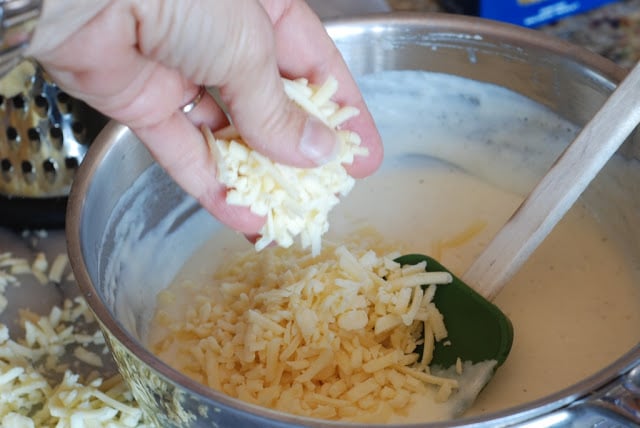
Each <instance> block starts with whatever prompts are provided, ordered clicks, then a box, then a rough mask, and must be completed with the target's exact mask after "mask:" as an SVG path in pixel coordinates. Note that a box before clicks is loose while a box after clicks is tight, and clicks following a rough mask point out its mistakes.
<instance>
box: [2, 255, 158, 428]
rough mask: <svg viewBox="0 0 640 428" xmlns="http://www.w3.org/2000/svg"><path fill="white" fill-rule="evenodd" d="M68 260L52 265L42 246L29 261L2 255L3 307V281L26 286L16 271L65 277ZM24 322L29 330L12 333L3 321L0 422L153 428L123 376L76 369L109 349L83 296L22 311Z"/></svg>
mask: <svg viewBox="0 0 640 428" xmlns="http://www.w3.org/2000/svg"><path fill="white" fill-rule="evenodd" d="M67 262H68V260H67V256H66V255H65V254H61V255H59V256H57V257H56V258H55V259H54V262H53V263H52V265H51V266H50V268H49V263H48V261H47V260H46V257H45V255H44V254H43V253H39V254H37V255H36V257H35V258H34V260H33V261H32V262H31V263H29V262H28V261H27V260H26V259H22V258H15V257H13V255H12V254H11V253H2V254H0V310H1V309H2V307H1V303H2V302H3V301H6V299H5V298H4V296H3V295H2V293H3V292H4V291H5V289H4V287H6V285H8V284H12V285H14V286H19V285H20V281H19V280H18V278H17V277H16V276H17V275H25V274H32V275H34V276H35V277H36V279H37V280H38V281H40V282H42V283H48V282H49V281H53V282H60V281H61V278H62V276H63V275H64V271H65V269H66V266H67ZM36 272H37V274H36ZM3 299H4V300H3ZM20 324H21V326H22V327H23V329H24V335H23V337H22V338H16V339H13V338H12V337H11V335H10V331H9V328H8V327H7V326H6V325H4V324H2V323H0V426H2V427H11V428H35V427H38V428H54V427H55V428H67V427H68V428H76V427H92V428H93V427H96V428H97V427H105V428H106V427H109V428H116V427H118V428H125V427H135V428H151V425H149V424H147V423H146V422H145V420H144V417H143V415H142V412H141V410H140V409H139V408H138V405H137V404H136V402H135V400H134V399H133V396H132V395H131V393H130V391H129V389H128V387H127V385H126V384H125V382H124V381H123V380H122V378H121V377H120V376H119V375H116V376H113V377H111V378H109V379H103V378H101V377H96V375H95V374H92V373H95V371H91V372H90V373H89V374H88V375H87V376H86V377H85V378H83V377H82V376H80V374H78V373H74V370H77V371H78V372H88V371H89V370H88V369H91V368H92V367H102V366H103V360H102V357H101V355H100V353H105V354H106V353H107V348H106V346H105V342H104V337H103V335H102V333H101V332H100V330H99V329H98V326H97V323H96V322H95V320H94V318H93V314H92V313H91V311H90V310H89V308H88V306H87V304H86V302H85V301H84V299H83V298H82V297H77V298H76V299H75V300H65V302H64V303H63V305H62V306H61V307H58V306H54V307H53V308H52V309H51V312H50V313H49V314H48V315H45V316H41V315H39V314H36V313H33V312H31V311H29V310H26V309H25V310H21V311H20ZM88 347H93V348H95V349H96V350H98V351H99V352H94V351H91V350H89V349H87V348H88ZM71 351H73V352H71ZM83 365H84V367H83Z"/></svg>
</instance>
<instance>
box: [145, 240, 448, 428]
mask: <svg viewBox="0 0 640 428" xmlns="http://www.w3.org/2000/svg"><path fill="white" fill-rule="evenodd" d="M348 241H349V247H347V246H336V245H333V244H331V243H327V242H325V243H324V245H323V249H322V251H321V252H320V254H319V255H318V256H316V257H313V256H311V255H309V254H308V253H307V252H305V251H304V250H303V249H301V248H300V247H298V246H294V247H291V248H288V249H284V248H280V247H270V248H266V249H264V250H263V251H262V252H255V251H253V250H251V251H249V252H247V253H242V254H239V255H234V257H233V263H223V264H222V266H221V267H220V268H219V269H218V271H217V272H216V273H215V275H214V283H213V284H211V283H208V284H202V286H201V287H199V288H198V287H196V286H195V285H194V284H193V283H192V282H189V283H188V284H185V287H184V288H178V289H175V288H170V289H168V290H166V291H165V292H163V293H161V295H160V296H159V298H158V306H157V312H156V316H155V318H154V321H153V323H152V325H154V326H157V328H158V329H159V330H158V331H156V332H155V333H154V334H153V335H152V341H151V343H150V347H151V349H152V350H153V351H154V352H155V353H156V354H157V355H159V356H160V357H161V358H162V359H163V360H165V361H166V362H167V363H168V364H170V365H172V366H173V367H175V368H176V369H178V370H180V371H182V372H183V373H185V374H187V375H188V376H190V377H192V378H194V379H195V380H197V381H199V382H202V383H204V384H206V385H208V386H210V387H211V388H214V389H217V390H220V391H222V392H224V393H226V394H228V395H230V396H232V397H237V398H240V399H242V400H244V401H247V402H250V403H253V404H257V405H261V406H265V407H270V408H273V409H277V410H280V411H285V412H290V413H295V414H299V415H304V416H309V417H316V418H324V419H340V420H347V421H359V422H373V421H375V422H383V421H385V420H387V419H388V418H389V417H390V416H392V415H393V414H394V413H396V412H397V413H402V412H404V411H406V409H407V408H408V406H410V405H411V404H412V403H414V402H415V400H420V399H428V398H426V397H425V396H422V395H421V394H424V393H425V391H426V390H427V389H428V388H435V389H436V391H437V394H436V396H437V399H438V400H444V399H446V398H447V397H448V396H449V394H450V393H451V392H452V391H454V390H455V389H456V388H457V382H456V381H455V380H453V379H448V378H443V377H438V376H435V375H432V374H430V372H429V368H428V364H429V361H430V359H431V355H430V352H431V351H430V350H432V349H433V344H434V341H435V340H441V339H442V338H443V337H446V330H445V331H444V332H443V331H442V327H443V324H441V321H442V316H441V315H440V314H439V312H437V309H436V308H435V306H434V305H433V302H432V301H431V298H432V297H433V292H434V287H435V285H430V284H436V283H437V284H444V283H448V282H450V281H451V278H450V277H447V276H446V275H445V276H443V275H424V268H425V265H424V263H421V264H420V265H418V266H405V267H402V266H400V265H399V264H398V263H396V262H394V261H393V259H392V258H389V256H384V255H377V254H376V253H374V252H372V251H370V250H365V249H362V248H357V247H355V245H356V244H355V243H354V242H353V241H352V240H348ZM394 257H395V255H394ZM425 278H427V279H428V280H429V281H434V280H435V281H437V282H429V283H426V284H425V283H422V281H423V279H425ZM340 282H343V283H348V284H349V285H348V286H345V285H341V284H340ZM423 285H428V287H427V291H426V292H424V291H423V288H422V286H423ZM186 293H192V295H189V297H188V298H187V297H185V294H186ZM178 295H180V301H188V302H189V303H188V304H185V306H183V307H182V309H184V310H181V309H179V308H178V306H177V297H176V296H178ZM184 299H186V300H184ZM427 314H428V316H427ZM437 315H440V316H439V317H438V316H437ZM432 321H433V322H434V323H435V324H432ZM424 326H426V327H427V328H425V329H424V331H425V335H424V340H423V338H422V336H423V335H422V331H423V327H424ZM154 328H156V327H154ZM436 332H437V335H436ZM443 335H444V336H443ZM441 336H442V337H441ZM418 345H424V347H425V349H427V354H428V355H424V356H421V355H418V354H417V353H416V348H417V347H418Z"/></svg>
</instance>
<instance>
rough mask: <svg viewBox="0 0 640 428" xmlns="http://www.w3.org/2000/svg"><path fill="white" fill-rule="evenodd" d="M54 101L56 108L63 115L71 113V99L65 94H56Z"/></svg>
mask: <svg viewBox="0 0 640 428" xmlns="http://www.w3.org/2000/svg"><path fill="white" fill-rule="evenodd" d="M56 101H57V102H58V107H59V108H60V111H62V112H63V113H69V112H70V111H71V97H70V96H69V94H67V93H66V92H58V94H57V95H56Z"/></svg>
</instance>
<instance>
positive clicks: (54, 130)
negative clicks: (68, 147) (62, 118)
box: [49, 124, 63, 150]
mask: <svg viewBox="0 0 640 428" xmlns="http://www.w3.org/2000/svg"><path fill="white" fill-rule="evenodd" d="M49 138H50V139H51V143H52V145H53V146H54V147H55V148H56V149H58V150H61V149H62V142H63V136H62V129H61V128H60V126H59V125H53V124H52V125H51V128H49Z"/></svg>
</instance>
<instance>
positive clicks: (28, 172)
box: [20, 160, 36, 184]
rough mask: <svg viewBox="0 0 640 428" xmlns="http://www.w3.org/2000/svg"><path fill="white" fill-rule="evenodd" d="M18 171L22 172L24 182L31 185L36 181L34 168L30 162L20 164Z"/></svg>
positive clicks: (25, 161)
mask: <svg viewBox="0 0 640 428" xmlns="http://www.w3.org/2000/svg"><path fill="white" fill-rule="evenodd" d="M20 169H21V170H22V175H23V177H24V180H25V181H26V182H27V183H29V184H32V183H33V182H34V181H35V179H36V168H35V166H34V165H33V163H32V162H31V161H28V160H24V161H22V163H21V164H20Z"/></svg>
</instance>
